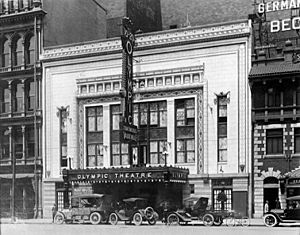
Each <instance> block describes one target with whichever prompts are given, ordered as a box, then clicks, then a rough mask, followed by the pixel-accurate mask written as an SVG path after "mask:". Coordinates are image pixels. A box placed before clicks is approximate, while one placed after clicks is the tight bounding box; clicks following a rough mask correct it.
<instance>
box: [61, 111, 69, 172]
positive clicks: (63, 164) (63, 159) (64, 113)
mask: <svg viewBox="0 0 300 235" xmlns="http://www.w3.org/2000/svg"><path fill="white" fill-rule="evenodd" d="M59 111H60V166H61V167H67V166H68V159H67V156H68V151H67V149H68V134H67V118H68V117H67V116H68V113H67V109H66V108H62V109H60V110H59Z"/></svg>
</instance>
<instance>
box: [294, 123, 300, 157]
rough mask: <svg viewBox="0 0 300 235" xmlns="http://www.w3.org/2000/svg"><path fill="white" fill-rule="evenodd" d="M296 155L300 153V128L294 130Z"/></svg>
mask: <svg viewBox="0 0 300 235" xmlns="http://www.w3.org/2000/svg"><path fill="white" fill-rule="evenodd" d="M294 138H295V140H294V142H295V149H294V150H295V153H300V128H295V129H294Z"/></svg>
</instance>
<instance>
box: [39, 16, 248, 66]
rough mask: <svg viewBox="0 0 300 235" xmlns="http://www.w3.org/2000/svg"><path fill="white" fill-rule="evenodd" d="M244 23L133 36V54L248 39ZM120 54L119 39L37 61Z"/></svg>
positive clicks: (52, 51)
mask: <svg viewBox="0 0 300 235" xmlns="http://www.w3.org/2000/svg"><path fill="white" fill-rule="evenodd" d="M250 31H251V29H250V26H249V23H248V21H240V22H230V23H227V24H223V25H213V26H211V25H210V26H202V27H187V28H182V29H177V30H166V31H160V32H156V33H148V34H142V35H137V36H136V43H137V46H136V50H137V51H140V50H148V49H155V48H161V47H168V46H178V45H186V44H193V43H199V42H209V41H218V40H224V39H234V38H240V37H248V36H249V35H250ZM121 51H122V46H121V40H120V39H119V38H113V39H109V40H108V39H105V40H99V41H93V42H86V43H81V44H73V45H65V46H61V47H51V48H45V50H44V52H43V54H42V55H41V60H43V61H44V62H45V61H55V60H62V59H70V58H74V57H75V58H80V57H86V56H96V55H103V54H113V53H120V52H121Z"/></svg>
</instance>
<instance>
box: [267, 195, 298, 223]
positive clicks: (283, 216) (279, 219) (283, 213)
mask: <svg viewBox="0 0 300 235" xmlns="http://www.w3.org/2000/svg"><path fill="white" fill-rule="evenodd" d="M286 202H287V208H286V209H285V210H282V209H273V210H271V211H269V212H267V213H265V214H264V216H263V222H264V224H265V225H266V226H267V227H274V226H277V225H279V224H280V223H300V195H298V196H293V197H289V198H287V199H286Z"/></svg>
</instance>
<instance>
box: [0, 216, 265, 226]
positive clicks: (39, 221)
mask: <svg viewBox="0 0 300 235" xmlns="http://www.w3.org/2000/svg"><path fill="white" fill-rule="evenodd" d="M0 223H1V224H13V223H12V222H11V219H10V218H2V219H1V220H0ZM51 223H52V219H16V222H15V223H14V224H51ZM159 224H160V223H159ZM223 226H224V225H223ZM250 226H264V224H263V221H262V219H261V218H259V219H257V218H255V219H250Z"/></svg>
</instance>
